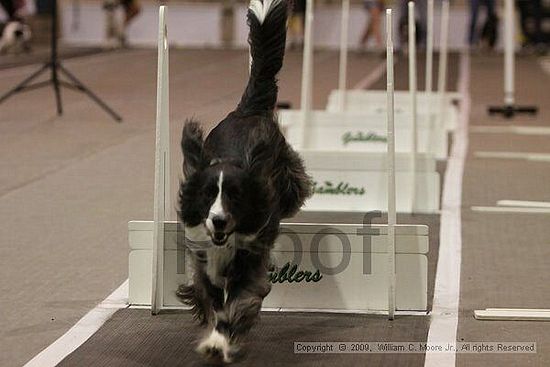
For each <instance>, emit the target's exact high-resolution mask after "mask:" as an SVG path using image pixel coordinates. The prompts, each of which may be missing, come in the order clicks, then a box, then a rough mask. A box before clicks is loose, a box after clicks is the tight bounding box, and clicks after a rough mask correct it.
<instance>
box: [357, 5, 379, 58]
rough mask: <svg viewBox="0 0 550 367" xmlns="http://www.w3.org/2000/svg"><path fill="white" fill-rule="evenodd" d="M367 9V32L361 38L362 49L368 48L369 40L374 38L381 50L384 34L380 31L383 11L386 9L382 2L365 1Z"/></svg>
mask: <svg viewBox="0 0 550 367" xmlns="http://www.w3.org/2000/svg"><path fill="white" fill-rule="evenodd" d="M365 7H366V8H367V12H368V16H369V19H368V23H367V26H366V27H365V30H364V32H363V35H362V37H361V44H360V46H361V47H366V46H367V43H368V41H369V39H370V38H371V37H374V42H375V44H376V47H377V48H379V49H381V48H382V47H383V44H382V33H381V29H380V25H381V20H382V17H381V15H382V9H383V7H384V4H383V3H382V2H381V1H375V0H374V1H373V0H370V1H369V0H367V1H365Z"/></svg>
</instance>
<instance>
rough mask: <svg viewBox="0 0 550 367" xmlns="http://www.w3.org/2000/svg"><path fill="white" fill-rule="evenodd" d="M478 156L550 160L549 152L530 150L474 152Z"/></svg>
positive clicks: (538, 160) (535, 160)
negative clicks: (531, 151)
mask: <svg viewBox="0 0 550 367" xmlns="http://www.w3.org/2000/svg"><path fill="white" fill-rule="evenodd" d="M474 156H475V157H476V158H491V159H519V160H526V161H532V162H550V154H548V153H529V152H485V151H478V152H474Z"/></svg>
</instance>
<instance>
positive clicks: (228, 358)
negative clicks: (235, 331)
mask: <svg viewBox="0 0 550 367" xmlns="http://www.w3.org/2000/svg"><path fill="white" fill-rule="evenodd" d="M197 352H198V353H199V354H201V355H202V356H203V357H204V359H206V361H207V362H208V363H211V364H217V365H223V364H230V363H233V362H235V361H236V360H237V359H240V356H241V355H242V353H241V352H240V349H239V348H238V347H236V346H234V345H231V344H230V343H229V340H228V339H227V337H226V336H225V335H223V334H222V333H220V332H218V331H217V330H215V329H214V330H212V332H211V333H210V335H208V336H207V337H206V338H205V339H203V340H202V341H201V342H200V343H199V346H198V347H197Z"/></svg>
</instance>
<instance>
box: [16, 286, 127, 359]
mask: <svg viewBox="0 0 550 367" xmlns="http://www.w3.org/2000/svg"><path fill="white" fill-rule="evenodd" d="M126 307H128V279H126V281H124V283H122V285H121V286H120V287H118V288H117V289H116V290H115V291H114V292H113V293H111V294H110V295H109V297H107V298H105V300H103V302H101V303H100V304H99V305H97V306H96V307H95V308H94V309H93V310H91V311H90V312H88V313H87V314H86V315H84V317H82V318H81V319H80V320H78V322H77V323H76V324H75V325H74V326H73V327H72V328H70V329H69V331H67V332H66V333H65V334H63V335H62V336H61V337H59V338H58V339H57V340H56V341H55V342H53V343H52V344H50V345H49V346H48V347H47V348H46V349H44V350H43V351H42V352H40V353H38V354H37V355H36V356H35V357H34V358H33V359H31V360H30V361H29V362H27V363H26V364H25V366H24V367H54V366H56V365H57V364H58V363H59V362H61V361H62V360H63V359H64V358H65V357H66V356H68V355H69V354H71V353H72V352H74V351H75V350H76V349H77V348H78V347H80V346H81V345H82V344H84V342H86V340H88V339H89V338H90V337H91V336H92V335H94V334H95V332H96V331H98V330H99V328H100V327H101V326H102V325H103V324H104V323H105V322H106V321H107V320H109V319H110V318H111V316H112V315H113V314H114V313H115V312H116V311H117V310H120V309H122V308H126Z"/></svg>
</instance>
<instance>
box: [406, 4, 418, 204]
mask: <svg viewBox="0 0 550 367" xmlns="http://www.w3.org/2000/svg"><path fill="white" fill-rule="evenodd" d="M408 5H409V93H410V95H411V117H412V121H411V122H412V129H411V131H412V133H411V139H412V149H411V175H412V184H413V189H412V192H413V194H412V195H411V200H412V203H411V207H412V211H413V212H415V211H416V186H417V185H416V158H417V154H418V126H417V125H418V120H417V99H416V22H415V10H414V1H409V4H408Z"/></svg>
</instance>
